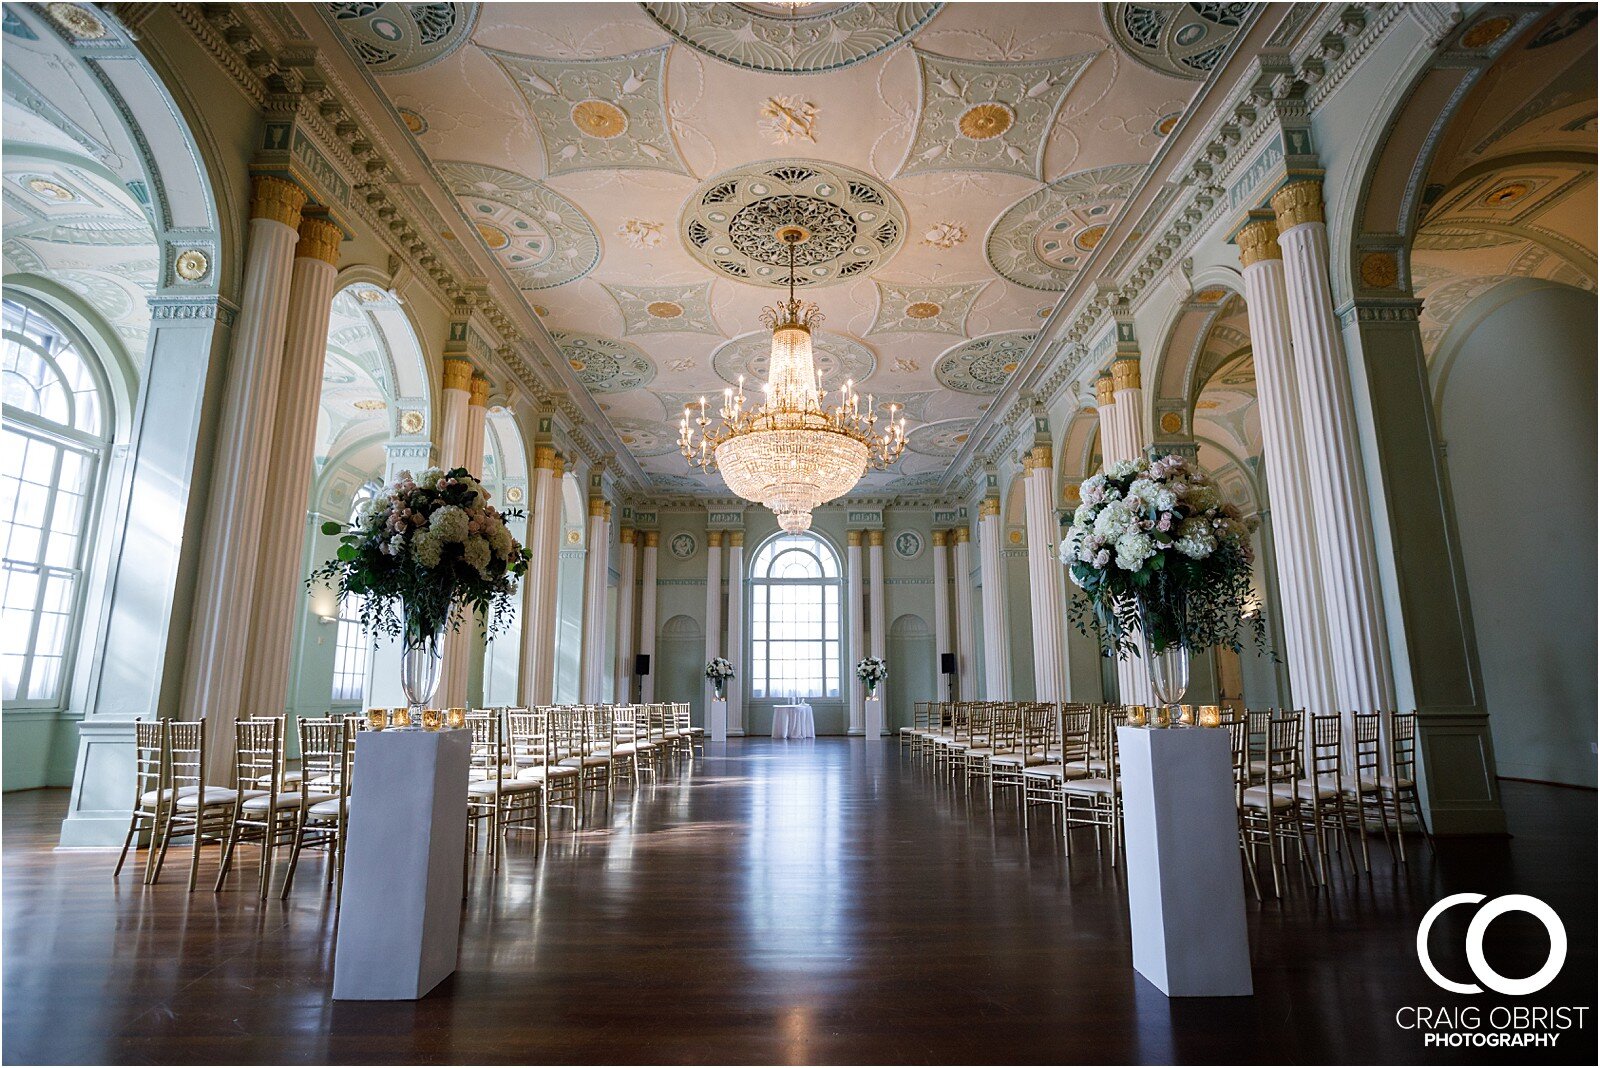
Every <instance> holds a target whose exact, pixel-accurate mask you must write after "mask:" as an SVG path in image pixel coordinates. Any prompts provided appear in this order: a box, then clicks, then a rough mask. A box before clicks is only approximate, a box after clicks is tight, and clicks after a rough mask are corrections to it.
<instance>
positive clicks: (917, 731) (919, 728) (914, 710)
mask: <svg viewBox="0 0 1600 1068" xmlns="http://www.w3.org/2000/svg"><path fill="white" fill-rule="evenodd" d="M932 707H933V702H932V701H914V702H912V704H911V725H910V726H909V727H901V728H900V729H899V730H898V731H896V732H895V737H896V740H898V741H899V743H900V747H899V750H898V754H897V755H899V756H902V757H903V756H905V755H906V753H907V752H909V751H912V750H914V749H915V748H916V744H917V741H918V739H919V738H920V737H921V735H922V733H923V732H925V731H927V729H928V719H929V716H930V712H929V710H930V709H931V708H932Z"/></svg>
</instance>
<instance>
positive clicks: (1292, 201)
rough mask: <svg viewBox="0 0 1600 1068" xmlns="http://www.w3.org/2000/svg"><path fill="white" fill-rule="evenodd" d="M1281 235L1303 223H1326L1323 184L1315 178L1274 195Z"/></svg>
mask: <svg viewBox="0 0 1600 1068" xmlns="http://www.w3.org/2000/svg"><path fill="white" fill-rule="evenodd" d="M1272 210H1273V211H1274V212H1276V213H1277V216H1278V233H1279V234H1280V235H1281V234H1283V233H1285V232H1287V231H1289V230H1292V229H1293V228H1294V227H1296V226H1299V225H1301V224H1302V223H1314V222H1317V223H1319V222H1326V221H1327V219H1326V218H1325V217H1324V215H1323V213H1322V183H1321V182H1320V181H1318V180H1317V179H1315V178H1308V179H1306V180H1305V181H1300V182H1295V183H1293V184H1292V185H1286V186H1284V187H1283V188H1282V189H1280V190H1278V191H1277V192H1276V193H1274V194H1272Z"/></svg>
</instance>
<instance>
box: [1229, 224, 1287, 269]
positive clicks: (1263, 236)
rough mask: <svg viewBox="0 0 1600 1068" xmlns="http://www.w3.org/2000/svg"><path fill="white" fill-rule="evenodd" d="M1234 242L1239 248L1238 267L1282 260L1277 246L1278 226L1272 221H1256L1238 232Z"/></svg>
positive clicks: (1281, 252) (1281, 253) (1280, 251)
mask: <svg viewBox="0 0 1600 1068" xmlns="http://www.w3.org/2000/svg"><path fill="white" fill-rule="evenodd" d="M1234 241H1235V242H1236V243H1237V244H1238V246H1239V265H1240V266H1241V267H1249V266H1250V265H1251V264H1256V263H1260V262H1261V261H1262V260H1281V259H1283V249H1282V248H1281V247H1279V245H1278V224H1277V222H1276V221H1274V220H1272V219H1257V220H1256V221H1255V222H1253V223H1251V224H1250V225H1248V226H1246V227H1245V228H1244V229H1242V230H1240V231H1239V234H1238V236H1237V237H1235V238H1234Z"/></svg>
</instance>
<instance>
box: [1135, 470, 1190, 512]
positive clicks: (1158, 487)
mask: <svg viewBox="0 0 1600 1068" xmlns="http://www.w3.org/2000/svg"><path fill="white" fill-rule="evenodd" d="M1128 497H1129V498H1131V499H1133V500H1138V501H1140V502H1142V503H1143V504H1144V505H1146V506H1147V507H1150V508H1154V509H1155V510H1156V511H1158V512H1170V511H1172V510H1173V509H1174V508H1176V507H1177V506H1178V495H1177V494H1176V493H1174V492H1172V490H1171V489H1169V488H1168V487H1166V486H1164V485H1162V484H1161V483H1159V482H1152V481H1151V480H1150V479H1148V478H1136V479H1134V480H1133V485H1131V486H1129V487H1128Z"/></svg>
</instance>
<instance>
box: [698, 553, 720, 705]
mask: <svg viewBox="0 0 1600 1068" xmlns="http://www.w3.org/2000/svg"><path fill="white" fill-rule="evenodd" d="M721 655H722V531H720V530H712V531H707V532H706V663H710V662H711V661H712V660H714V659H716V658H717V657H719V656H721ZM702 666H703V665H702ZM715 696H716V689H715V687H713V686H712V685H711V680H710V679H707V680H706V682H705V701H706V716H707V717H708V718H707V722H709V717H710V715H711V700H712V698H713V697H715Z"/></svg>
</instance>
